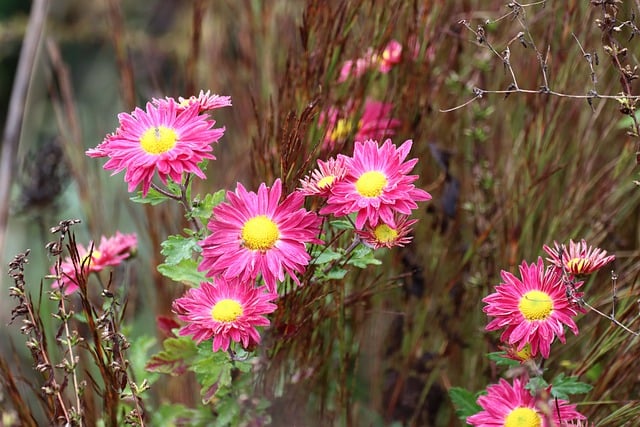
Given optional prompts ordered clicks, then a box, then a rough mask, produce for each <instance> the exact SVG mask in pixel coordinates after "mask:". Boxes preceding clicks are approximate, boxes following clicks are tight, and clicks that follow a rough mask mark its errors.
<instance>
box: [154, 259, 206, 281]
mask: <svg viewBox="0 0 640 427" xmlns="http://www.w3.org/2000/svg"><path fill="white" fill-rule="evenodd" d="M158 271H159V272H160V274H162V275H163V276H165V277H168V278H169V279H171V280H174V281H176V282H180V283H184V284H186V285H189V286H198V285H199V284H200V283H202V282H206V281H207V278H206V276H205V274H204V273H203V272H200V271H198V263H197V262H196V261H194V260H192V259H183V260H182V261H180V262H179V263H178V264H175V265H171V264H160V265H159V266H158Z"/></svg>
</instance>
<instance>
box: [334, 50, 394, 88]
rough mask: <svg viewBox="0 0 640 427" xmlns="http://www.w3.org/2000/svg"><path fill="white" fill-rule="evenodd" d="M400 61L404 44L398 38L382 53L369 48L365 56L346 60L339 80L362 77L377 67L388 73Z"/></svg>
mask: <svg viewBox="0 0 640 427" xmlns="http://www.w3.org/2000/svg"><path fill="white" fill-rule="evenodd" d="M400 61H402V44H400V42H398V41H397V40H391V41H390V42H389V43H387V45H386V46H385V48H384V49H383V50H382V52H381V53H376V52H374V50H373V49H371V48H369V49H368V50H367V52H366V53H365V55H364V56H363V57H361V58H357V59H355V60H348V61H345V62H344V64H342V68H341V69H340V77H339V78H338V82H344V81H346V80H347V79H348V78H349V77H351V76H353V77H360V76H361V75H363V74H364V73H366V72H367V70H370V69H372V68H377V69H378V71H380V72H381V73H388V72H389V71H391V69H392V68H393V66H394V65H396V64H399V63H400Z"/></svg>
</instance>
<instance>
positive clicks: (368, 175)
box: [356, 171, 387, 197]
mask: <svg viewBox="0 0 640 427" xmlns="http://www.w3.org/2000/svg"><path fill="white" fill-rule="evenodd" d="M386 185H387V177H386V176H384V174H383V173H382V172H378V171H369V172H365V173H363V174H362V175H360V178H358V180H357V181H356V190H357V191H358V193H360V195H361V196H363V197H378V196H379V195H381V194H382V191H383V190H384V187H385V186H386Z"/></svg>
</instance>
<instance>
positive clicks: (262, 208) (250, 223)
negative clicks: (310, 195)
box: [198, 179, 322, 293]
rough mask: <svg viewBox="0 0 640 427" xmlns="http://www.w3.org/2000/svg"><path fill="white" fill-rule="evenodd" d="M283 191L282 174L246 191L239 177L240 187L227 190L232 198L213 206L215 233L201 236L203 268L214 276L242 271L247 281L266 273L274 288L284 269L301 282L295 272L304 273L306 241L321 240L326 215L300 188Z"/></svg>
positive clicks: (211, 226) (211, 224)
mask: <svg viewBox="0 0 640 427" xmlns="http://www.w3.org/2000/svg"><path fill="white" fill-rule="evenodd" d="M281 195H282V183H281V181H280V180H279V179H277V180H276V181H275V182H274V184H273V187H271V188H268V187H267V186H266V185H265V184H264V183H263V184H261V185H260V188H259V189H258V192H257V193H254V192H247V190H246V189H245V188H244V187H243V186H242V184H240V183H238V186H237V188H236V191H235V193H233V192H231V191H229V192H227V201H228V202H227V203H221V204H219V205H218V206H216V207H215V208H214V209H213V216H212V218H211V219H210V220H209V224H208V229H209V230H210V231H211V234H210V235H209V236H208V237H206V238H205V239H204V240H203V241H201V242H200V245H201V246H202V257H203V259H202V262H201V263H200V265H199V266H198V270H200V271H206V272H207V275H208V276H209V277H214V276H216V275H218V274H221V275H222V276H223V277H225V278H227V279H229V278H232V277H236V276H239V277H240V279H241V280H242V281H244V282H250V281H253V280H255V279H256V278H257V277H258V275H262V278H263V279H264V282H265V284H266V286H267V289H268V290H269V292H273V293H276V292H277V285H276V281H283V280H284V278H285V276H284V273H285V272H286V273H287V274H288V275H289V276H290V277H291V278H292V279H293V280H294V281H295V282H296V283H297V284H298V285H300V280H299V279H298V278H297V277H296V274H295V273H296V272H297V273H303V272H304V269H305V266H306V265H307V264H308V263H309V260H310V258H311V257H310V256H309V254H308V253H307V250H306V247H305V244H306V243H317V244H320V243H322V240H320V239H318V237H317V236H318V233H319V232H320V224H321V222H322V220H321V218H319V217H318V216H317V215H316V214H315V213H313V212H309V211H307V210H306V209H304V207H303V204H304V195H303V194H302V193H301V192H299V191H294V192H293V193H292V194H290V195H289V196H287V197H286V198H285V199H284V201H282V203H280V198H281Z"/></svg>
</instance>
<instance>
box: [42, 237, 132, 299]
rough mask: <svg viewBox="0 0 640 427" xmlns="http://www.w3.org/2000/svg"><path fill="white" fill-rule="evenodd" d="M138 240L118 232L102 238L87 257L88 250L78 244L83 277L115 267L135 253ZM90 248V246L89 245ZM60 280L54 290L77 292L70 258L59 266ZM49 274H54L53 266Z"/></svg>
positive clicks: (67, 292) (76, 280)
mask: <svg viewBox="0 0 640 427" xmlns="http://www.w3.org/2000/svg"><path fill="white" fill-rule="evenodd" d="M137 245H138V239H137V237H136V235H135V233H132V234H122V233H120V232H119V231H117V232H116V234H115V235H114V236H113V237H109V238H107V237H105V236H102V237H101V238H100V244H99V245H98V246H96V247H94V249H93V251H92V252H91V258H88V257H89V249H88V248H85V247H84V246H82V245H81V244H78V245H77V247H78V256H79V258H80V262H81V264H82V265H83V268H84V276H87V275H88V274H89V273H92V272H98V271H101V270H103V269H105V268H106V267H108V266H116V265H119V264H120V263H122V261H124V260H125V259H127V258H129V257H131V256H132V254H134V253H135V251H136V248H137ZM89 248H91V244H90V245H89ZM59 272H60V280H59V281H57V282H56V283H54V284H53V287H54V288H60V287H62V289H63V291H64V293H65V294H66V295H69V294H71V293H73V292H75V291H76V290H78V278H77V276H76V269H75V267H74V265H73V262H72V261H71V258H70V257H67V258H65V259H64V260H63V261H62V263H61V264H60V271H59ZM51 274H56V269H55V266H53V267H51Z"/></svg>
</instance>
